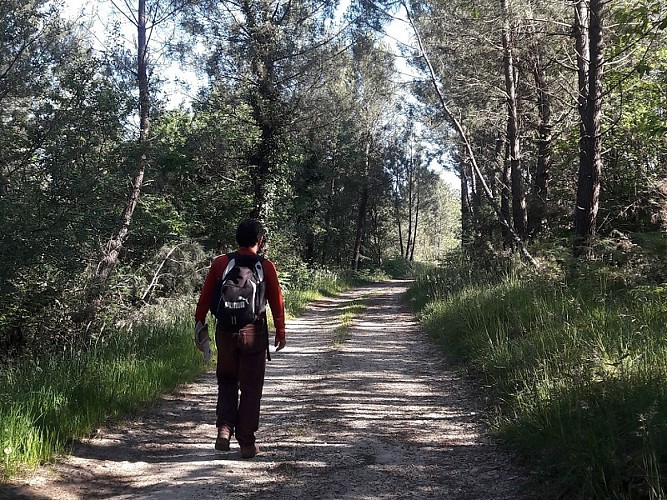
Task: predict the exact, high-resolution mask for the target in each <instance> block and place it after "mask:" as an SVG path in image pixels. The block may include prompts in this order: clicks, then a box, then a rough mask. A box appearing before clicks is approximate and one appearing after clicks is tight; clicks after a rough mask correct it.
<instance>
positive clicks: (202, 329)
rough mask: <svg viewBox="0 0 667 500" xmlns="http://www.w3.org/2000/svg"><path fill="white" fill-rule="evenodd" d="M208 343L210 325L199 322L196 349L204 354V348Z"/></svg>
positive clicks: (196, 327) (196, 331)
mask: <svg viewBox="0 0 667 500" xmlns="http://www.w3.org/2000/svg"><path fill="white" fill-rule="evenodd" d="M208 341H209V338H208V325H207V324H206V323H202V322H201V321H197V324H196V325H195V347H196V348H197V349H199V350H200V351H202V352H204V347H205V345H206V343H207V342H208Z"/></svg>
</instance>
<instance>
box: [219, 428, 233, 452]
mask: <svg viewBox="0 0 667 500" xmlns="http://www.w3.org/2000/svg"><path fill="white" fill-rule="evenodd" d="M229 438H230V433H229V432H226V430H225V429H222V428H220V429H218V437H217V438H216V440H215V449H216V450H218V451H229Z"/></svg>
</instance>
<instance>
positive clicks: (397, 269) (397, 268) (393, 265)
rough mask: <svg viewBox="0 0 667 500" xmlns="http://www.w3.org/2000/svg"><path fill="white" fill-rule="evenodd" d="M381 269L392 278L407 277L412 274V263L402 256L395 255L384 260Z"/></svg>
mask: <svg viewBox="0 0 667 500" xmlns="http://www.w3.org/2000/svg"><path fill="white" fill-rule="evenodd" d="M382 270H383V271H384V272H385V273H387V274H388V275H389V276H390V277H392V278H409V277H411V275H412V263H411V262H410V261H409V260H407V259H404V258H402V257H395V258H393V259H387V260H385V261H384V262H383V263H382Z"/></svg>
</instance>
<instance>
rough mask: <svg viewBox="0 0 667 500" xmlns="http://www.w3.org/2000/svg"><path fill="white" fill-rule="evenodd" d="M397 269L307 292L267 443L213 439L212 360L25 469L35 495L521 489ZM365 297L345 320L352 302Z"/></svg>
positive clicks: (7, 494) (268, 414)
mask: <svg viewBox="0 0 667 500" xmlns="http://www.w3.org/2000/svg"><path fill="white" fill-rule="evenodd" d="M408 286H409V283H408V282H405V281H396V280H395V281H389V282H384V283H379V284H375V285H371V286H367V287H362V288H357V289H355V290H352V291H350V292H347V293H344V294H342V295H340V296H338V297H335V298H330V299H323V300H319V301H317V302H315V303H313V304H312V305H311V306H310V307H309V309H308V311H307V312H306V313H305V314H303V315H302V316H301V317H300V318H298V319H295V320H292V321H290V322H288V325H287V347H286V348H285V350H283V351H281V352H279V353H275V354H273V355H272V357H273V360H272V361H271V362H270V363H269V364H268V369H267V378H266V383H265V386H264V397H263V400H262V416H261V422H260V430H259V433H258V435H257V439H258V444H259V445H260V448H261V453H260V455H258V456H257V457H256V458H255V459H253V460H242V459H241V458H240V455H239V450H238V445H237V444H236V442H235V441H234V440H232V449H231V451H229V452H226V453H220V452H217V451H215V450H214V449H213V441H214V438H215V427H214V412H215V398H216V383H215V375H214V373H207V374H205V375H204V376H202V377H201V378H200V379H199V380H197V381H196V382H195V383H193V384H188V385H185V386H182V387H180V388H179V389H178V390H176V391H175V392H173V393H171V394H168V395H166V396H164V397H162V398H161V399H160V400H159V401H158V402H157V403H156V404H155V405H154V406H153V407H151V408H148V409H146V411H145V412H143V414H142V415H141V416H140V417H138V418H137V419H135V420H133V421H128V422H124V423H122V424H119V425H118V426H116V427H112V428H105V429H100V430H99V431H98V432H97V434H96V435H95V436H94V437H92V438H90V439H86V440H84V441H82V442H79V443H77V444H76V446H75V448H74V450H73V454H72V455H71V456H69V457H66V458H64V459H62V460H60V461H58V463H57V465H55V466H49V467H44V468H42V469H41V470H40V471H38V473H37V474H36V475H34V476H33V477H31V478H29V479H27V480H24V481H21V482H15V483H13V484H12V485H9V486H0V498H31V499H102V498H114V499H201V500H203V499H210V498H220V499H224V498H267V499H268V498H270V499H292V498H304V499H350V500H352V499H355V500H361V499H380V498H381V499H388V498H392V499H399V498H400V499H404V498H415V499H430V498H438V499H440V498H442V499H485V500H486V499H488V500H491V499H493V500H500V499H529V498H538V496H535V495H531V494H530V493H529V490H530V488H531V487H530V485H529V480H528V479H527V478H528V477H529V473H527V472H526V471H525V470H522V469H521V468H519V467H518V466H517V465H515V464H514V463H512V459H511V457H510V456H509V455H508V454H507V453H506V452H505V451H504V450H502V449H499V448H498V446H497V445H496V444H495V443H494V442H493V440H491V439H489V438H488V437H486V436H485V435H484V428H483V425H482V423H481V413H480V412H481V404H480V402H479V400H478V399H477V398H476V396H475V394H474V391H471V390H470V389H469V388H468V387H467V386H466V384H467V383H468V382H467V381H466V380H465V379H463V378H461V377H460V376H459V375H458V374H457V373H456V372H454V371H452V370H451V369H449V368H448V367H447V364H446V362H445V361H443V359H442V355H441V354H440V353H439V352H438V348H437V347H436V346H435V345H434V344H433V343H432V342H430V341H429V340H428V339H427V337H426V335H425V334H424V333H423V331H422V330H421V328H420V326H419V324H418V323H417V322H416V320H415V319H414V317H413V316H412V315H411V314H410V312H409V311H408V309H407V308H406V306H405V305H403V304H402V301H401V298H402V295H403V294H404V292H405V291H406V289H407V287H408ZM359 303H362V304H363V305H364V308H363V312H362V313H360V314H359V313H358V316H357V317H356V318H355V319H354V321H353V322H352V324H351V326H350V327H349V328H348V329H347V330H344V329H341V328H340V316H341V313H342V311H343V310H344V308H345V307H346V306H349V305H350V304H359Z"/></svg>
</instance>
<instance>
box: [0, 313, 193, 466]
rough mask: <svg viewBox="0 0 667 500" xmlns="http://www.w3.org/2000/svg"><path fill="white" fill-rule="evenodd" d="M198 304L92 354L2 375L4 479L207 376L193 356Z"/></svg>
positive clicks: (120, 334) (26, 364)
mask: <svg viewBox="0 0 667 500" xmlns="http://www.w3.org/2000/svg"><path fill="white" fill-rule="evenodd" d="M192 310H193V305H192V304H191V303H189V304H188V303H184V302H175V301H171V302H169V303H167V305H165V306H164V307H155V308H154V311H153V312H152V313H149V314H148V316H147V317H146V319H145V320H143V321H142V322H141V323H140V324H138V325H136V326H135V327H134V328H133V329H131V330H129V329H119V330H118V331H116V332H114V333H113V334H111V335H107V336H105V337H103V338H100V339H98V341H97V342H96V343H95V345H93V347H92V348H91V349H90V350H88V351H86V352H85V353H78V354H73V353H67V354H62V355H59V356H52V357H50V358H49V359H45V360H41V361H22V362H16V363H15V364H14V365H13V366H5V367H3V369H2V370H0V402H1V404H0V450H1V451H2V453H3V456H2V464H0V468H1V469H2V475H3V476H4V477H8V476H12V475H15V474H17V473H20V472H22V471H24V470H26V469H29V468H31V467H34V466H36V465H38V464H40V463H42V462H44V461H48V460H51V459H52V458H53V457H54V456H55V455H56V454H59V453H62V452H66V451H67V449H68V445H69V443H70V442H71V440H72V439H73V438H76V437H82V436H86V435H87V434H89V433H90V432H91V431H92V430H93V429H94V428H95V427H97V426H99V425H100V424H102V423H103V422H104V421H108V420H109V419H117V418H119V417H121V416H123V415H127V414H128V413H131V412H134V411H136V410H138V409H139V408H141V407H142V406H143V405H144V404H146V402H148V401H151V400H154V399H155V398H156V397H157V396H158V395H160V394H161V393H163V392H165V391H167V390H169V389H172V388H174V387H175V386H177V385H178V384H180V383H183V382H185V381H188V380H191V379H192V378H193V377H194V376H195V375H196V374H198V373H200V372H201V371H202V370H204V369H205V366H204V364H203V362H202V356H201V354H200V353H199V352H197V351H196V350H195V349H194V348H193V341H192V333H191V331H192Z"/></svg>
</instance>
